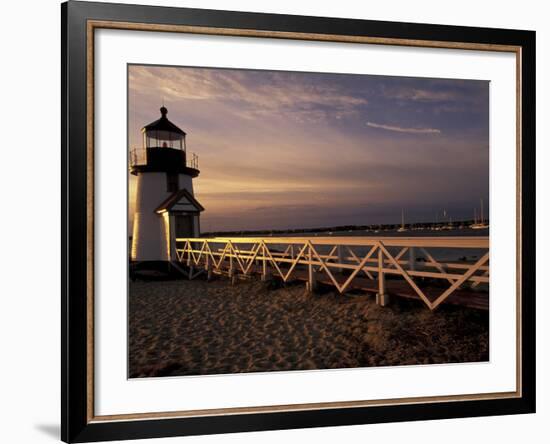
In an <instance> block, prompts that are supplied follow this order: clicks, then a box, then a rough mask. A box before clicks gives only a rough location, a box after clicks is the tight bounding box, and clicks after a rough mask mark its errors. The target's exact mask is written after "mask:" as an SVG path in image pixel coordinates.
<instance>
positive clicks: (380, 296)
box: [376, 247, 389, 307]
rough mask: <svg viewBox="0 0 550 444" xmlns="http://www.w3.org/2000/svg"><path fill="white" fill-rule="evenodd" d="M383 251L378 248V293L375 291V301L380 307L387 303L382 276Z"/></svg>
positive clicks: (384, 282)
mask: <svg viewBox="0 0 550 444" xmlns="http://www.w3.org/2000/svg"><path fill="white" fill-rule="evenodd" d="M383 269H384V252H383V251H382V248H380V247H379V248H378V293H376V303H377V304H378V305H380V306H382V307H384V306H385V305H387V304H388V302H389V297H388V295H387V294H386V278H385V276H384V271H383Z"/></svg>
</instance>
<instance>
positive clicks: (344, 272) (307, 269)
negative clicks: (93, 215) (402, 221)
mask: <svg viewBox="0 0 550 444" xmlns="http://www.w3.org/2000/svg"><path fill="white" fill-rule="evenodd" d="M442 251H443V252H444V253H445V256H447V257H449V256H452V255H453V253H452V252H453V251H455V252H456V256H457V257H456V258H455V259H454V260H449V259H445V260H443V259H437V257H438V254H437V253H438V252H439V256H441V252H442ZM464 252H472V253H476V254H475V255H474V254H471V255H468V254H466V255H464ZM176 255H177V261H178V262H180V263H182V264H184V265H186V266H187V270H188V276H189V278H190V279H193V278H195V277H196V276H198V275H199V274H201V273H207V274H208V276H210V275H211V273H225V274H228V275H229V277H230V278H232V279H234V278H235V277H236V276H237V275H239V274H240V275H244V276H251V275H253V274H259V275H261V277H262V279H266V278H267V277H268V276H269V275H274V276H278V277H279V278H281V279H282V280H283V281H284V282H287V281H289V280H293V279H297V278H301V279H305V280H306V281H307V288H308V289H309V290H310V291H313V290H314V288H315V286H316V282H317V280H318V277H319V274H320V273H324V274H326V276H327V277H328V279H329V280H330V282H331V283H332V284H333V285H334V287H335V288H336V289H337V290H338V292H340V293H344V292H345V291H347V290H349V289H350V288H352V282H353V281H354V279H358V278H359V277H361V278H363V279H365V278H366V279H369V280H372V281H375V282H376V283H377V291H378V294H377V297H378V299H379V301H380V302H381V303H382V305H384V303H385V302H384V301H385V300H386V298H387V293H386V278H385V277H386V275H396V276H400V277H402V278H403V279H404V280H405V281H406V282H407V283H408V285H409V286H410V288H411V289H412V290H413V291H414V292H415V293H416V294H417V295H418V296H419V297H420V299H421V300H422V301H423V302H424V303H425V304H426V306H428V307H429V308H430V310H434V309H435V308H436V307H438V306H439V305H440V304H441V303H442V302H444V301H445V300H446V299H447V298H448V297H449V296H450V295H451V294H452V293H453V292H455V291H456V290H457V289H459V288H461V287H464V286H465V285H469V286H470V287H476V286H478V285H480V284H488V283H489V238H488V237H351V236H350V237H339V236H333V237H250V238H245V237H227V238H225V237H224V238H222V237H218V238H181V239H176ZM460 255H463V256H464V257H463V258H462V260H458V257H459V256H460ZM418 258H422V261H418V260H417V259H418ZM415 278H416V279H417V280H418V278H430V279H439V280H443V281H447V282H448V284H449V286H448V288H446V289H444V290H443V291H442V292H441V294H439V295H438V296H437V297H436V298H435V299H434V298H432V299H430V298H428V296H427V295H426V294H425V292H424V291H423V290H422V289H421V288H420V286H419V284H418V283H417V282H415Z"/></svg>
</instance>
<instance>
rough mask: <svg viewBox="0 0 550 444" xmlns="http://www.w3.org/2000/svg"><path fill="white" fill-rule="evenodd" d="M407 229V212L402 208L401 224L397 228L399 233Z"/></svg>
mask: <svg viewBox="0 0 550 444" xmlns="http://www.w3.org/2000/svg"><path fill="white" fill-rule="evenodd" d="M405 231H407V229H406V228H405V212H404V211H403V208H401V226H400V227H399V228H398V229H397V232H398V233H403V232H405Z"/></svg>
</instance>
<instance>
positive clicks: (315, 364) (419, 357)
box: [129, 278, 489, 377]
mask: <svg viewBox="0 0 550 444" xmlns="http://www.w3.org/2000/svg"><path fill="white" fill-rule="evenodd" d="M488 358H489V328H488V313H486V312H481V311H476V310H472V309H465V308H457V307H441V308H440V309H438V310H437V311H436V312H433V313H432V312H430V311H429V310H428V309H427V308H426V307H425V306H423V305H421V304H420V303H416V302H414V301H411V302H408V301H406V302H404V301H395V302H393V303H392V304H391V305H390V306H388V307H384V308H382V307H379V306H377V305H376V304H375V302H374V298H373V297H372V296H366V295H344V296H342V295H338V294H335V293H333V292H326V293H324V294H316V295H309V294H307V293H306V292H305V289H304V286H303V284H302V285H300V284H296V285H289V286H286V287H282V286H281V285H280V284H278V283H276V282H267V283H263V282H258V281H251V282H248V281H247V282H239V283H237V284H236V285H235V286H230V285H229V283H228V281H227V280H226V279H223V278H220V279H218V280H214V281H212V282H206V281H204V280H194V281H185V280H182V281H165V282H132V283H130V297H129V375H130V377H150V376H169V375H170V376H176V375H198V374H220V373H242V372H265V371H281V370H308V369H329V368H349V367H369V366H383V365H408V364H433V363H452V362H475V361H486V360H488Z"/></svg>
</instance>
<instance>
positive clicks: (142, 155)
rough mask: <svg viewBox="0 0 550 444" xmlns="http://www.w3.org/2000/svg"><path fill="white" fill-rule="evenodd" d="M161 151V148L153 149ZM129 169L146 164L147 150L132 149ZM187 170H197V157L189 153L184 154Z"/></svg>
mask: <svg viewBox="0 0 550 444" xmlns="http://www.w3.org/2000/svg"><path fill="white" fill-rule="evenodd" d="M154 149H159V150H162V149H163V148H154ZM129 154H130V155H129V157H130V159H129V161H130V167H134V166H138V165H145V164H146V163H147V150H146V149H145V148H132V149H131V150H130V153H129ZM184 166H186V167H187V168H193V169H195V170H198V169H199V156H198V155H197V154H196V153H192V152H190V151H186V152H185V165H184Z"/></svg>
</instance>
